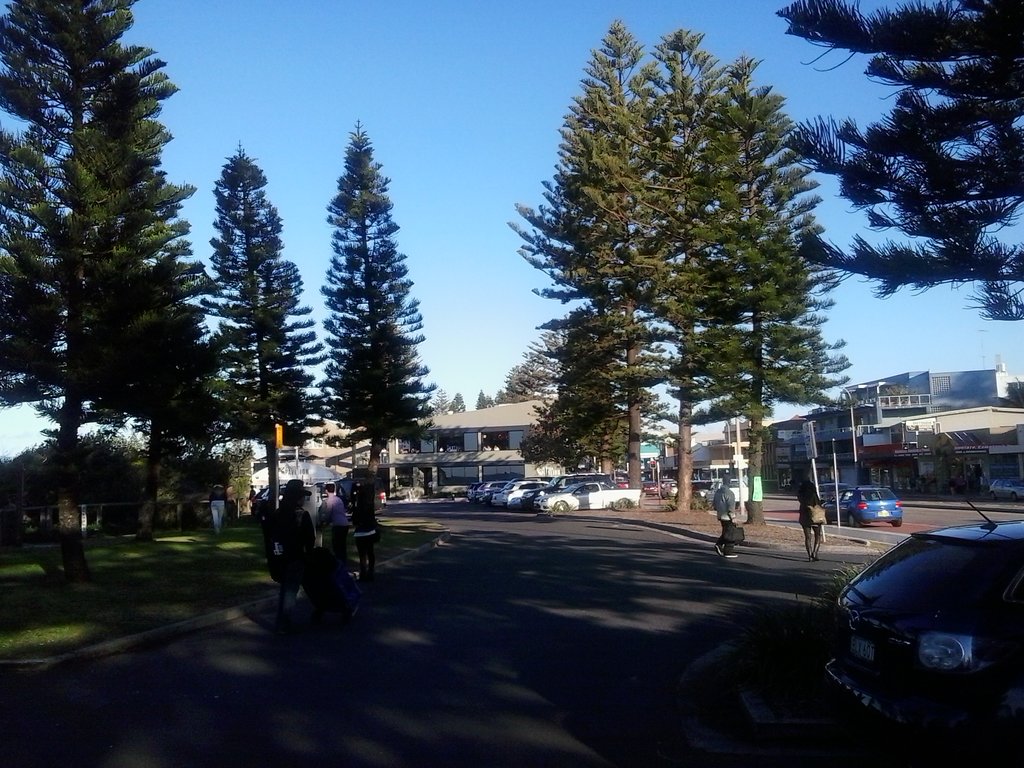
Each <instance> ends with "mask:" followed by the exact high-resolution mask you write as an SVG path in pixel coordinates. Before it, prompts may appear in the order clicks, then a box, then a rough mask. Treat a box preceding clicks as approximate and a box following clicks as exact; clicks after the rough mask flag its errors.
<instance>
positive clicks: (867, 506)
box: [821, 485, 903, 528]
mask: <svg viewBox="0 0 1024 768" xmlns="http://www.w3.org/2000/svg"><path fill="white" fill-rule="evenodd" d="M821 505H822V506H823V507H824V508H825V521H826V522H827V523H829V524H830V525H831V524H834V523H835V522H836V520H837V519H841V520H842V522H843V525H849V526H850V527H853V528H855V527H857V526H859V525H869V524H870V523H888V524H889V525H891V526H892V527H893V528H899V527H900V526H901V525H903V502H902V501H900V500H899V498H897V496H896V494H895V493H893V492H892V489H890V488H884V487H882V486H878V485H858V486H854V487H852V488H847V489H846V490H842V491H840V492H839V504H838V512H839V517H838V518H837V514H836V500H835V499H834V498H833V499H828V500H822V504H821Z"/></svg>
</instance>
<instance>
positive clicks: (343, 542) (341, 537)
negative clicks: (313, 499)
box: [323, 483, 349, 565]
mask: <svg viewBox="0 0 1024 768" xmlns="http://www.w3.org/2000/svg"><path fill="white" fill-rule="evenodd" d="M324 493H326V494H327V495H326V497H324V509H323V515H324V519H325V520H326V521H327V522H329V523H330V525H331V551H332V552H333V553H334V556H335V557H336V558H338V562H339V563H341V564H342V565H344V564H345V563H346V562H348V557H347V555H346V548H347V546H348V529H349V520H348V505H347V504H346V503H345V497H344V495H343V494H341V493H339V492H338V486H337V485H335V484H334V483H324Z"/></svg>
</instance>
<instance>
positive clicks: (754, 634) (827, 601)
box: [724, 565, 863, 704]
mask: <svg viewBox="0 0 1024 768" xmlns="http://www.w3.org/2000/svg"><path fill="white" fill-rule="evenodd" d="M862 569H863V566H858V565H847V566H844V567H843V568H840V569H837V570H836V571H834V572H833V573H832V576H831V578H830V579H829V581H828V582H827V583H826V584H825V586H824V587H823V588H822V591H821V593H820V594H819V595H818V596H817V597H815V598H806V597H803V598H801V597H798V598H797V600H796V601H794V602H793V603H791V604H789V605H787V606H785V607H783V608H782V609H779V608H778V607H772V608H767V609H765V610H764V611H762V612H761V613H758V614H756V615H755V616H754V617H753V619H752V620H751V622H750V624H748V625H747V626H746V627H744V628H743V629H742V630H741V632H740V634H739V637H738V638H737V639H736V641H735V642H734V643H733V645H732V647H731V648H730V649H729V651H728V653H727V654H726V664H725V665H724V668H725V669H728V670H729V671H730V677H731V682H732V683H733V684H734V685H735V686H736V687H747V688H753V689H754V690H757V691H758V692H760V693H761V694H762V695H764V696H765V698H766V699H768V700H773V701H775V702H776V703H783V704H785V703H786V702H795V701H800V700H802V699H808V698H814V697H818V696H820V695H822V692H823V690H822V689H823V683H824V677H823V674H822V671H823V670H824V668H825V664H826V662H827V661H828V660H829V658H830V656H831V649H832V644H833V639H834V637H835V626H836V616H837V612H836V605H837V599H838V597H839V593H840V592H841V591H842V589H843V587H845V586H846V585H847V584H848V583H849V582H850V580H851V579H852V578H853V577H854V576H855V575H857V573H859V572H860V571H861V570H862Z"/></svg>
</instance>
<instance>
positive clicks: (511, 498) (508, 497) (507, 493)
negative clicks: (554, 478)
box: [491, 480, 547, 507]
mask: <svg viewBox="0 0 1024 768" xmlns="http://www.w3.org/2000/svg"><path fill="white" fill-rule="evenodd" d="M545 485H547V483H545V482H544V481H543V480H516V481H515V482H513V483H508V484H507V485H506V486H505V487H504V488H502V489H501V490H500V491H498V492H497V493H496V494H494V495H493V496H492V497H491V506H492V507H512V506H519V504H520V503H521V501H522V498H523V494H524V493H526V491H529V490H531V489H537V488H543V487H544V486H545Z"/></svg>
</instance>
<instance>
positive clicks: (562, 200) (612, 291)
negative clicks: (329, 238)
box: [513, 22, 663, 488]
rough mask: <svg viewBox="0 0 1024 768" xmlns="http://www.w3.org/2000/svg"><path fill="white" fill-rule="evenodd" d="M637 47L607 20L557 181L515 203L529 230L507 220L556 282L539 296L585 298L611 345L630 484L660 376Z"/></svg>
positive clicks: (606, 374) (645, 68) (646, 103)
mask: <svg viewBox="0 0 1024 768" xmlns="http://www.w3.org/2000/svg"><path fill="white" fill-rule="evenodd" d="M643 58H644V55H643V49H642V47H641V46H640V45H639V44H638V43H637V41H636V39H635V38H634V37H633V36H632V35H631V34H630V33H629V32H628V30H627V29H626V28H625V26H624V25H623V24H622V23H621V22H615V23H613V24H612V26H611V27H610V29H609V31H608V34H607V35H606V36H605V38H604V40H603V42H602V46H601V47H600V48H599V49H598V50H596V51H594V53H593V56H592V58H591V61H590V63H589V64H588V66H587V70H586V71H587V77H586V78H585V79H584V80H583V84H582V85H583V92H582V93H581V94H580V95H579V96H578V97H576V99H575V100H574V104H573V107H572V109H571V110H570V114H569V115H568V116H567V118H566V121H565V125H564V127H563V129H562V143H561V145H560V149H559V164H558V169H557V172H556V176H555V180H554V182H553V183H552V184H548V185H546V187H547V192H546V194H545V198H546V202H547V205H546V206H544V207H542V208H541V209H540V210H538V211H535V210H533V209H530V208H527V207H525V206H518V211H519V213H520V215H521V216H522V217H523V218H524V219H525V220H526V222H527V223H528V225H529V227H530V228H529V229H526V228H523V227H519V226H515V225H513V228H514V229H515V230H516V231H517V232H518V233H519V234H520V236H521V237H522V238H523V240H524V241H525V243H526V244H525V245H524V246H523V248H522V249H521V251H520V253H521V254H522V256H523V257H524V258H525V259H526V261H527V262H528V263H530V264H531V265H532V266H534V267H535V268H537V269H539V270H541V271H542V272H544V273H545V274H547V275H548V277H550V278H551V279H552V281H553V282H554V283H555V287H554V288H549V289H545V290H543V291H541V292H540V293H541V295H544V296H546V297H549V298H554V299H558V300H559V301H562V302H577V301H584V302H587V304H589V306H590V307H591V308H592V310H593V314H594V317H595V318H598V319H599V320H600V321H601V322H603V323H604V331H605V333H606V334H607V335H608V339H609V340H614V343H613V344H610V345H603V346H602V348H603V349H605V350H607V351H608V352H609V354H611V355H613V357H610V358H609V359H607V360H606V361H605V363H604V365H603V366H602V374H603V380H604V381H605V383H606V384H607V386H608V388H609V391H608V392H607V393H606V397H607V398H608V399H609V400H610V401H612V402H615V403H620V404H621V406H622V407H623V408H624V410H625V414H626V423H627V461H628V469H629V480H630V485H631V486H632V487H634V488H639V487H640V478H641V470H642V467H641V463H640V441H641V436H642V435H641V429H642V407H643V405H642V403H643V401H644V398H645V397H646V390H647V389H648V388H649V387H651V386H653V385H654V384H656V383H658V382H659V381H660V380H662V378H663V373H662V371H661V369H660V368H659V367H658V366H656V365H654V364H653V360H652V359H651V358H649V357H648V356H647V352H648V350H649V349H650V345H651V343H652V342H653V336H652V334H651V326H650V323H649V322H648V321H649V315H647V314H646V312H645V310H646V308H648V307H649V306H650V305H651V301H650V294H649V292H650V290H651V287H652V283H651V281H650V275H651V271H652V268H653V260H654V259H656V254H654V253H651V252H650V251H649V250H647V249H646V248H645V245H646V244H647V242H649V241H648V240H646V239H645V238H644V237H643V234H644V233H645V232H647V231H649V229H650V227H651V212H650V209H649V208H648V207H647V206H646V205H645V204H644V201H643V195H642V191H641V190H642V188H643V187H644V185H645V184H646V178H645V174H646V172H647V170H648V169H647V167H645V166H644V164H643V162H642V159H641V158H640V156H639V154H638V153H637V152H636V147H637V144H638V143H639V142H640V141H641V139H640V135H641V134H642V133H643V130H644V129H645V127H646V126H647V125H648V123H649V108H650V102H651V99H650V90H649V84H650V80H651V71H650V65H644V64H643Z"/></svg>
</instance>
